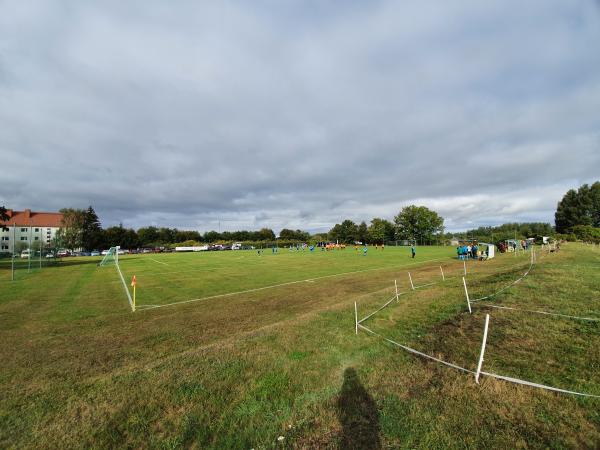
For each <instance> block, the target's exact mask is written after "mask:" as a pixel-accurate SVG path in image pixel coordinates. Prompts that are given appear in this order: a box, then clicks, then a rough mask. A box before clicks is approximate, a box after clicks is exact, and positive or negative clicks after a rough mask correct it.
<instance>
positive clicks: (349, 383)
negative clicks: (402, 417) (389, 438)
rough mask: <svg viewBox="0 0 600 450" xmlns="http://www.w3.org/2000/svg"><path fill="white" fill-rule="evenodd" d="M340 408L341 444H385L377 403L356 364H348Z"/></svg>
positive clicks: (376, 446) (345, 446)
mask: <svg viewBox="0 0 600 450" xmlns="http://www.w3.org/2000/svg"><path fill="white" fill-rule="evenodd" d="M337 408H338V416H339V419H340V423H341V425H342V432H341V436H340V448H342V449H380V448H381V441H380V439H379V432H380V427H379V412H378V411H377V405H376V404H375V401H374V400H373V398H372V397H371V396H370V395H369V393H368V392H367V391H366V390H365V388H364V387H363V385H362V384H361V383H360V380H359V379H358V375H357V374H356V370H354V368H353V367H348V368H347V369H346V370H345V371H344V383H343V385H342V389H341V391H340V397H339V399H338V403H337Z"/></svg>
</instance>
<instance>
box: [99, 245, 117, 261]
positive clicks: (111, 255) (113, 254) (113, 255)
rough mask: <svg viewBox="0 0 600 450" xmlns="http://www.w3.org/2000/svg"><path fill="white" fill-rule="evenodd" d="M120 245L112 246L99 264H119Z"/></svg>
mask: <svg viewBox="0 0 600 450" xmlns="http://www.w3.org/2000/svg"><path fill="white" fill-rule="evenodd" d="M118 258H119V247H111V248H109V249H108V252H107V253H106V255H104V258H102V261H100V264H98V265H99V266H107V265H109V264H118V263H119V259H118Z"/></svg>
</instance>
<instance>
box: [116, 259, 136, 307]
mask: <svg viewBox="0 0 600 450" xmlns="http://www.w3.org/2000/svg"><path fill="white" fill-rule="evenodd" d="M115 267H116V268H117V272H118V273H119V277H120V278H121V282H122V283H123V289H125V293H126V294H127V300H128V301H129V307H130V308H131V310H132V311H135V308H134V307H133V300H131V294H130V293H129V289H127V284H126V283H125V278H123V274H122V273H121V268H120V267H119V263H116V264H115Z"/></svg>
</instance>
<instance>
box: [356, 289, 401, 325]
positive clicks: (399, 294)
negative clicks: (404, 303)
mask: <svg viewBox="0 0 600 450" xmlns="http://www.w3.org/2000/svg"><path fill="white" fill-rule="evenodd" d="M404 294H406V292H400V293H397V294H394V296H393V297H392V298H391V299H389V300H388V301H387V302H385V304H384V305H383V306H382V307H380V308H379V309H377V310H375V311H373V312H372V313H371V314H369V315H368V316H366V317H363V318H362V319H360V320H359V321H358V323H359V324H360V323H361V322H364V321H365V320H367V319H368V318H369V317H372V316H374V315H375V314H377V313H378V312H379V311H381V310H382V309H383V308H385V307H386V306H388V305H389V304H390V303H392V302H393V301H394V300H398V297H399V296H401V295H404Z"/></svg>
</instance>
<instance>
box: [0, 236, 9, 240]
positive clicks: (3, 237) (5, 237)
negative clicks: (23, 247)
mask: <svg viewBox="0 0 600 450" xmlns="http://www.w3.org/2000/svg"><path fill="white" fill-rule="evenodd" d="M9 239H10V238H9V237H8V236H2V240H3V241H8V240H9Z"/></svg>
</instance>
